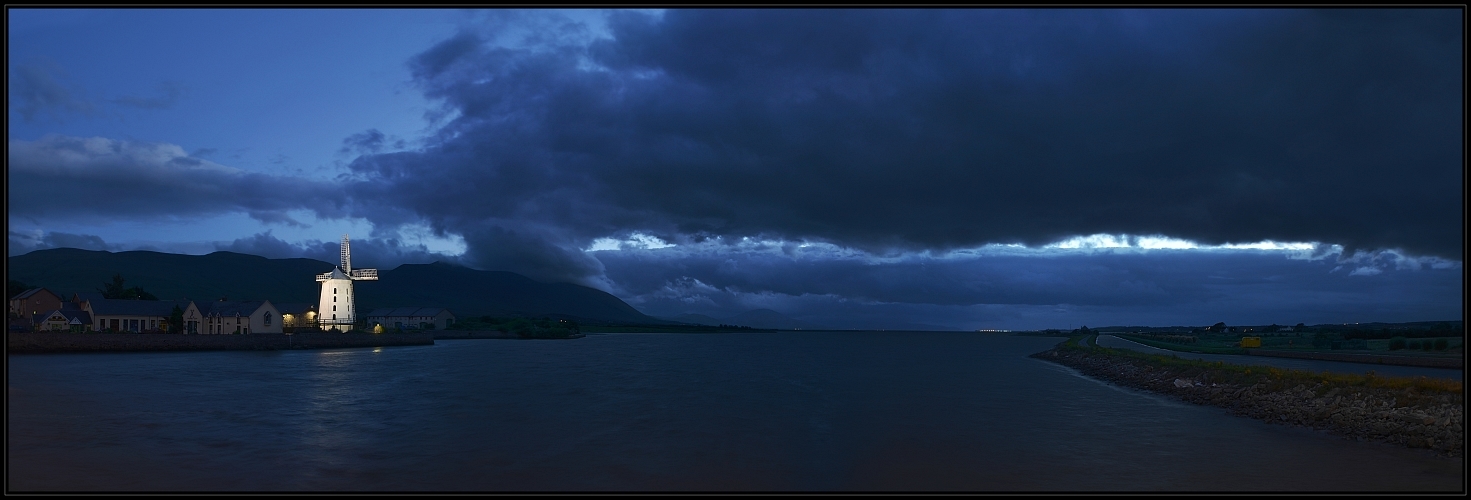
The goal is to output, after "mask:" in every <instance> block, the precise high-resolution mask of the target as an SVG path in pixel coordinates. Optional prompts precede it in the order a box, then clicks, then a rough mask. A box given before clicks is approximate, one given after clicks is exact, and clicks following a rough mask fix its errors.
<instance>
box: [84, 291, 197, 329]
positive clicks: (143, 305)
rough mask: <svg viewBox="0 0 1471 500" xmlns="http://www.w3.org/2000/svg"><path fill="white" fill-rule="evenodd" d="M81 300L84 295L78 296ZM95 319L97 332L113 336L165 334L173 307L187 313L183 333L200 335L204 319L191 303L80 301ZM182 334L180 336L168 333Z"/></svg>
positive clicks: (181, 301)
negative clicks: (111, 333)
mask: <svg viewBox="0 0 1471 500" xmlns="http://www.w3.org/2000/svg"><path fill="white" fill-rule="evenodd" d="M78 295H79V296H80V295H81V294H78ZM77 298H78V299H79V300H81V301H82V303H81V309H82V310H83V311H86V313H87V314H88V315H89V316H91V317H92V323H93V325H95V326H94V327H93V329H94V330H97V331H110V332H136V333H142V332H165V331H168V321H169V317H170V316H172V315H173V312H174V307H175V306H177V307H179V308H180V309H181V310H183V311H184V332H182V333H197V332H198V329H199V321H200V319H202V318H203V315H202V314H200V312H199V307H197V306H195V305H194V302H193V301H190V300H126V299H101V298H90V297H88V298H83V297H77ZM168 333H179V332H168Z"/></svg>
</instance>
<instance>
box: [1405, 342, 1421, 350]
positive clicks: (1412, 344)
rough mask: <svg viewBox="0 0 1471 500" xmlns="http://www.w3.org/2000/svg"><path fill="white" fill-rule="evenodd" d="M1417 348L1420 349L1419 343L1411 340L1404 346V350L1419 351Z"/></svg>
mask: <svg viewBox="0 0 1471 500" xmlns="http://www.w3.org/2000/svg"><path fill="white" fill-rule="evenodd" d="M1419 348H1420V341H1418V340H1411V341H1409V343H1407V344H1405V349H1419Z"/></svg>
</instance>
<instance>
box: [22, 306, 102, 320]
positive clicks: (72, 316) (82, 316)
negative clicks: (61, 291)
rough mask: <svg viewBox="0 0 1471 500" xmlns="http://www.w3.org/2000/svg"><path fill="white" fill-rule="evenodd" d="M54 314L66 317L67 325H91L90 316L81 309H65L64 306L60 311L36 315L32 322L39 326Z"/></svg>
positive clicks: (55, 310)
mask: <svg viewBox="0 0 1471 500" xmlns="http://www.w3.org/2000/svg"><path fill="white" fill-rule="evenodd" d="M56 313H61V315H62V316H64V317H66V322H67V323H80V324H83V325H90V324H92V315H90V314H87V313H86V312H85V311H82V310H81V309H75V308H73V309H67V308H66V307H65V306H63V307H62V308H61V309H54V310H52V311H51V312H48V313H45V314H37V315H36V316H35V319H34V321H35V322H36V323H37V324H40V323H42V322H45V321H46V320H48V319H51V315H53V314H56Z"/></svg>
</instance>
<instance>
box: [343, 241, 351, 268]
mask: <svg viewBox="0 0 1471 500" xmlns="http://www.w3.org/2000/svg"><path fill="white" fill-rule="evenodd" d="M342 272H345V273H351V272H352V247H350V246H348V242H347V235H346V234H344V235H342Z"/></svg>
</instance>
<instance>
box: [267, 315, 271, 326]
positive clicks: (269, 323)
mask: <svg viewBox="0 0 1471 500" xmlns="http://www.w3.org/2000/svg"><path fill="white" fill-rule="evenodd" d="M266 326H271V313H270V312H267V313H266Z"/></svg>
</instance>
